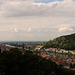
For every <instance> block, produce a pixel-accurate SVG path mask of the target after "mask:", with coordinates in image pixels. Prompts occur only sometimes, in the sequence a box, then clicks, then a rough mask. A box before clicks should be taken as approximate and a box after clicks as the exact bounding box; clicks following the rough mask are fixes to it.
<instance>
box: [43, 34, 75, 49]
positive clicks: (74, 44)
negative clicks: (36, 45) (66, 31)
mask: <svg viewBox="0 0 75 75" xmlns="http://www.w3.org/2000/svg"><path fill="white" fill-rule="evenodd" d="M43 45H44V47H45V48H50V47H52V48H62V49H66V50H75V34H71V35H66V36H61V37H58V38H55V39H53V40H50V41H48V42H46V43H44V44H43Z"/></svg>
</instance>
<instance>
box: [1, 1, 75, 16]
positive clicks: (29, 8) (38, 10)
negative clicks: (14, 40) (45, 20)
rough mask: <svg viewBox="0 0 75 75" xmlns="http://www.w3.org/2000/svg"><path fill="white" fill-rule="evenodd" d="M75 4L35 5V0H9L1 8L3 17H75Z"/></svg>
mask: <svg viewBox="0 0 75 75" xmlns="http://www.w3.org/2000/svg"><path fill="white" fill-rule="evenodd" d="M74 9H75V2H73V1H72V0H64V1H62V2H59V1H55V2H51V3H34V1H33V0H31V1H30V0H28V1H27V0H25V1H24V0H16V1H15V0H13V1H11V0H8V1H7V2H6V3H4V4H3V6H2V8H1V16H4V17H24V16H52V17H55V16H57V17H63V16H64V17H75V10H74Z"/></svg>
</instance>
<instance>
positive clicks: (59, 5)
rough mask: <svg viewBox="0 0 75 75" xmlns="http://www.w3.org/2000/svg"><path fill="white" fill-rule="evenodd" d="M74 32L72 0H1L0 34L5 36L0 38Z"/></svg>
mask: <svg viewBox="0 0 75 75" xmlns="http://www.w3.org/2000/svg"><path fill="white" fill-rule="evenodd" d="M74 32H75V2H74V1H72V0H64V1H61V2H59V1H55V2H50V3H34V0H0V35H1V36H2V37H5V38H2V37H1V40H2V39H5V40H9V39H10V40H11V39H12V40H49V39H53V38H55V37H57V36H59V35H63V34H70V33H74ZM5 34H7V36H8V38H6V36H5ZM24 34H25V35H24ZM17 37H19V38H18V39H17ZM22 37H23V38H22ZM37 37H38V38H37ZM25 38H26V39H25Z"/></svg>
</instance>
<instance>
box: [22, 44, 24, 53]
mask: <svg viewBox="0 0 75 75" xmlns="http://www.w3.org/2000/svg"><path fill="white" fill-rule="evenodd" d="M22 53H23V54H24V44H23V46H22Z"/></svg>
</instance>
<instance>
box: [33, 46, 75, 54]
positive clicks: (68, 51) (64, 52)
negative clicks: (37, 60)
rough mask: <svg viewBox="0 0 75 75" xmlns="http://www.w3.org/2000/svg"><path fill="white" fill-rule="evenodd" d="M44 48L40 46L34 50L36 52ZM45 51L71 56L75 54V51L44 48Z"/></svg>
mask: <svg viewBox="0 0 75 75" xmlns="http://www.w3.org/2000/svg"><path fill="white" fill-rule="evenodd" d="M42 47H43V46H41V45H39V46H36V48H35V49H34V50H38V51H39V50H41V48H42ZM44 50H45V51H47V52H53V53H55V52H56V53H63V54H68V53H70V54H75V51H72V50H65V49H60V48H58V49H57V48H47V49H45V48H44Z"/></svg>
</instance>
